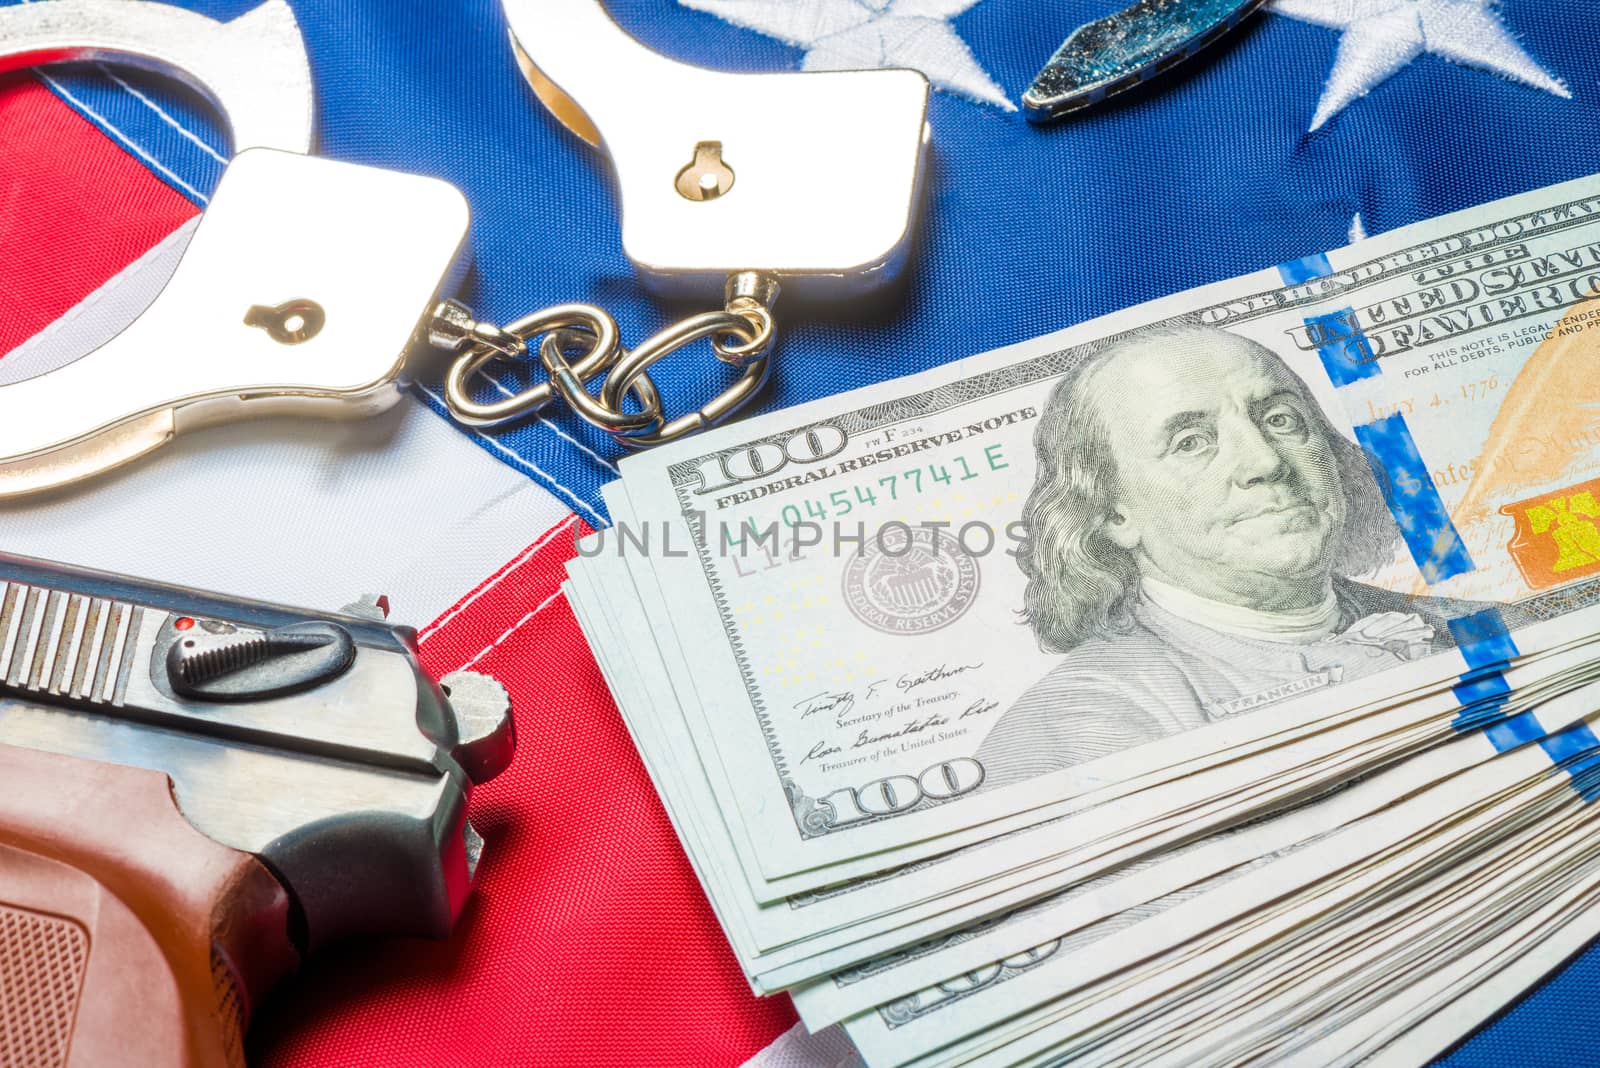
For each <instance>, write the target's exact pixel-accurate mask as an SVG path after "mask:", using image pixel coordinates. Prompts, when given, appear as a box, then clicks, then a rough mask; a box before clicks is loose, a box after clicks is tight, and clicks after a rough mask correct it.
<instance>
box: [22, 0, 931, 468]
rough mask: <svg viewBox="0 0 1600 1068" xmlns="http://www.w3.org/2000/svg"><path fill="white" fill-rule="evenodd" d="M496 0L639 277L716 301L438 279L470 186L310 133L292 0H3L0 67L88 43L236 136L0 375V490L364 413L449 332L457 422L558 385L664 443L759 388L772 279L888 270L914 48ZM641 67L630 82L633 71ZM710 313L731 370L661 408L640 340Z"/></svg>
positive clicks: (841, 278) (913, 102)
mask: <svg viewBox="0 0 1600 1068" xmlns="http://www.w3.org/2000/svg"><path fill="white" fill-rule="evenodd" d="M502 5H503V9H504V12H505V16H506V20H507V22H508V24H509V28H510V37H511V45H512V48H513V51H514V53H515V56H516V59H517V62H518V64H519V66H520V67H521V69H522V71H523V73H524V75H525V76H526V78H527V79H528V81H529V83H530V84H531V85H532V87H533V89H534V92H535V94H536V95H537V96H538V97H539V99H540V100H541V101H542V102H543V103H544V105H545V107H546V108H547V109H548V110H549V111H550V112H551V113H552V114H553V115H554V116H555V117H556V118H557V119H558V120H559V121H560V122H561V123H562V124H563V125H564V126H566V127H567V128H568V129H569V130H571V131H572V132H573V133H575V134H577V135H578V136H579V137H581V138H582V139H583V140H585V141H587V142H588V143H589V144H591V145H593V146H595V147H596V148H598V149H600V150H601V151H603V152H604V153H605V154H606V155H607V156H609V158H610V160H611V163H612V167H613V170H614V172H615V175H616V181H617V185H618V188H619V191H620V197H619V199H620V202H621V215H622V218H621V223H622V226H621V229H622V243H623V248H624V251H625V252H626V254H627V255H628V258H629V259H630V260H631V261H632V262H633V264H634V265H635V267H636V269H637V271H638V274H639V277H640V279H641V281H642V282H643V283H644V284H645V285H646V286H647V287H648V288H649V289H651V290H652V291H654V292H655V293H657V294H660V295H663V296H669V297H673V298H687V299H711V298H712V297H713V296H716V297H718V298H720V300H721V305H722V306H721V307H720V308H718V309H716V310H712V311H708V312H704V313H701V314H697V315H691V316H689V317H687V318H685V319H682V320H680V321H679V322H676V323H673V324H672V325H670V326H668V327H666V328H665V329H663V330H661V331H659V332H658V333H656V334H654V335H652V336H651V337H649V338H647V339H646V340H644V341H643V342H641V343H640V344H638V345H636V346H634V347H633V348H631V349H629V348H625V347H624V346H623V345H622V343H621V340H620V332H619V330H618V328H617V324H616V322H615V320H614V319H613V318H612V317H611V315H610V314H608V313H607V312H606V311H605V310H604V309H602V308H600V307H598V306H596V305H594V304H588V303H570V304H560V305H555V306H553V307H548V308H544V309H541V310H539V311H536V312H533V313H532V314H530V315H526V316H523V317H521V318H519V319H516V320H514V321H512V322H509V323H506V324H504V325H503V326H497V325H494V324H490V323H485V322H481V321H478V320H477V319H475V317H474V314H473V312H472V311H471V309H469V308H467V307H466V306H465V305H463V304H461V303H459V302H457V301H455V300H452V299H449V298H445V299H440V295H441V294H443V293H448V292H449V291H451V289H453V288H454V286H455V285H456V284H457V283H458V282H459V280H460V278H461V276H462V275H463V274H464V271H465V267H466V264H465V257H464V248H465V238H466V235H467V229H468V224H469V218H470V216H469V211H468V208H467V204H466V201H465V199H464V197H463V196H462V195H461V193H460V192H459V191H458V190H456V189H455V188H454V187H453V186H451V185H449V184H448V183H445V182H442V181H439V180H437V179H433V178H426V177H421V176H418V175H411V174H403V173H400V172H396V171H389V170H383V169H379V168H375V167H368V166H362V165H357V164H351V163H344V162H340V161H335V160H330V159H325V158H320V157H316V156H312V155H309V152H310V151H311V148H312V138H313V135H312V129H313V122H314V99H313V94H312V87H311V73H310V65H309V62H308V59H307V56H306V51H305V45H304V42H303V39H302V37H301V34H300V30H299V26H298V24H297V23H296V21H295V18H294V15H293V13H292V12H291V11H290V9H289V7H288V5H287V4H286V3H285V0H265V2H264V3H262V4H261V5H260V6H259V7H256V8H254V9H253V10H251V11H250V12H248V13H247V14H245V15H242V16H240V17H239V18H236V19H234V20H232V21H231V22H226V23H222V22H217V21H214V20H212V19H209V18H206V17H204V16H202V15H199V14H195V13H193V12H189V11H186V10H184V9H182V8H177V7H173V6H170V5H167V4H163V3H157V2H152V0H39V2H36V3H32V4H24V5H17V6H11V7H4V8H0V70H10V69H15V68H19V67H25V66H33V65H38V64H43V63H54V62H65V61H76V60H101V61H107V62H117V63H123V64H131V65H134V66H138V67H143V68H146V69H151V70H155V71H158V72H161V73H164V74H168V75H171V76H174V77H176V78H178V79H179V80H181V81H183V82H184V83H186V84H188V85H189V86H190V87H192V88H193V89H195V90H197V91H198V92H199V93H200V94H201V95H203V96H204V97H205V98H207V99H208V100H209V102H210V103H211V104H212V105H214V106H215V107H216V109H217V110H218V112H219V113H220V114H221V116H222V117H223V119H224V120H225V122H226V123H227V125H228V127H229V128H230V130H231V132H232V136H233V144H234V150H235V153H236V154H235V157H234V159H233V161H232V162H231V163H230V164H229V165H228V167H227V169H226V171H225V172H224V174H223V176H222V179H221V181H220V182H219V183H218V185H217V188H216V190H215V192H214V194H213V195H212V197H211V200H210V203H209V204H208V206H207V207H206V209H205V211H204V213H203V215H202V217H201V220H200V224H199V226H198V228H197V230H196V232H195V234H194V237H193V239H192V241H191V242H190V244H189V246H188V248H187V249H186V250H185V252H184V254H183V257H182V259H181V261H180V262H179V264H178V267H177V269H176V271H175V272H174V273H173V275H172V277H171V279H170V280H169V281H168V283H167V285H166V287H165V288H164V289H163V290H162V291H161V293H160V294H159V295H158V296H157V297H156V299H155V301H154V302H153V303H152V304H151V305H150V306H149V307H148V308H147V309H146V310H145V311H144V312H142V313H141V314H140V315H139V316H138V317H137V318H135V319H134V321H133V322H132V323H130V324H129V325H128V326H127V327H126V328H125V329H123V330H122V331H121V332H120V333H119V334H117V335H116V336H115V337H113V338H111V339H110V340H109V341H107V342H106V343H104V344H103V345H101V346H100V347H98V348H96V349H95V350H93V351H92V352H90V353H88V354H87V355H85V356H83V357H82V358H80V359H78V360H77V361H75V362H73V363H71V364H68V365H66V366H64V367H61V368H59V369H57V370H53V371H49V372H46V373H44V374H40V375H38V376H36V377H33V378H29V379H25V380H23V381H19V382H14V383H11V384H9V385H0V497H7V496H13V495H18V494H24V493H29V492H34V491H38V490H44V489H48V488H52V487H57V486H61V485H64V484H67V483H72V482H75V481H78V480H80V479H84V478H88V477H91V476H93V475H96V474H98V473H100V472H103V471H106V470H109V469H111V468H113V467H116V466H119V465H121V464H123V463H126V462H128V461H131V460H133V459H136V458H137V457H140V456H143V455H145V454H147V453H149V452H151V451H152V450H154V449H156V448H159V447H160V446H161V445H163V444H165V443H166V442H168V441H170V440H172V438H174V437H175V436H177V435H178V434H181V433H186V432H188V431H191V430H194V429H197V428H199V427H202V426H208V425H212V424H216V423H224V422H232V421H235V420H238V419H242V418H248V417H254V416H256V415H264V414H286V413H287V414H297V415H299V414H304V415H328V416H340V417H348V416H361V415H368V414H374V413H376V412H378V411H381V410H384V409H386V408H388V407H390V406H392V405H393V404H395V403H397V402H398V400H399V399H400V397H401V396H402V394H403V391H404V389H405V386H406V383H407V381H408V375H407V360H408V356H409V355H410V354H411V353H413V352H416V351H418V350H421V349H425V348H426V347H427V346H428V345H432V346H434V347H438V348H443V349H445V350H448V351H449V352H451V353H453V354H454V356H453V359H452V362H451V364H450V366H449V369H448V371H447V373H446V374H445V376H444V401H445V406H446V407H447V408H448V409H449V411H450V413H451V415H452V416H453V417H454V418H455V419H457V420H458V421H460V422H462V423H465V424H467V425H471V426H479V427H482V426H492V425H496V424H499V423H503V422H507V421H510V420H514V419H519V418H524V417H527V416H529V415H532V414H533V413H535V412H538V411H540V410H541V409H544V408H546V407H547V406H549V405H551V404H554V403H555V402H556V401H557V400H558V399H559V400H560V401H562V402H564V403H566V404H567V405H568V406H569V407H571V408H572V410H573V411H574V412H576V413H577V414H578V415H579V416H580V417H582V418H583V419H586V420H588V421H589V422H591V423H593V424H594V425H596V426H599V427H601V428H603V429H605V430H606V431H608V432H609V433H611V434H612V435H614V437H615V439H616V440H617V441H618V442H620V443H622V444H623V445H626V446H629V447H646V446H650V445H655V444H660V443H663V442H667V441H671V440H674V439H676V438H679V437H682V436H683V435H685V434H689V433H692V432H694V431H696V430H699V429H702V428H704V427H707V426H710V425H713V424H715V423H717V422H719V421H720V420H722V419H725V418H727V417H728V416H729V415H731V414H733V413H734V412H735V411H737V410H738V409H739V408H740V406H742V405H743V404H745V403H747V402H748V401H749V400H750V398H751V397H753V396H754V395H755V394H756V393H757V392H758V391H759V390H760V388H761V386H762V385H763V383H764V382H765V380H766V378H767V375H768V371H769V367H770V362H771V358H772V357H771V351H772V344H773V341H774V338H775V336H776V326H775V323H774V319H773V311H772V309H773V304H774V302H775V301H776V299H777V296H778V292H779V290H780V288H781V289H783V290H784V291H786V292H791V293H798V294H800V295H801V296H803V297H804V298H806V299H808V300H818V301H827V302H844V301H848V300H852V299H857V298H859V297H862V296H865V295H867V294H868V293H870V292H872V291H875V290H877V289H879V288H881V287H883V286H885V285H888V284H890V283H891V282H893V281H894V280H895V279H896V277H897V276H898V275H899V274H900V273H901V271H902V269H903V267H904V266H905V264H906V262H907V259H908V258H909V254H910V246H911V238H912V233H913V230H914V228H915V222H916V209H917V206H918V203H919V200H920V193H921V185H922V179H923V174H924V171H925V162H926V157H927V148H928V142H929V136H930V132H929V127H928V123H927V98H928V83H927V81H926V79H925V78H923V76H922V75H921V74H918V73H917V72H915V71H906V70H867V71H837V72H807V73H779V74H732V73H725V72H718V71H710V70H705V69H701V68H697V67H691V66H687V65H685V64H682V63H678V62H676V61H673V60H670V59H668V58H666V57H664V56H662V55H659V54H658V53H656V52H653V51H651V50H650V49H648V48H646V47H645V46H644V45H642V44H640V43H639V42H638V41H636V40H634V39H633V38H632V37H631V36H629V35H628V34H627V33H626V32H624V31H623V30H622V29H621V28H620V27H619V26H617V25H616V23H614V22H613V21H612V20H611V18H610V17H609V16H608V15H607V14H606V13H605V11H604V9H603V8H602V7H601V5H600V3H599V2H598V0H502ZM619 70H626V71H628V73H629V76H630V77H629V78H628V79H627V80H626V81H624V80H621V79H618V78H617V77H616V76H615V72H617V71H619ZM639 84H648V85H649V86H650V87H651V91H650V92H649V93H637V92H634V91H632V90H631V89H630V88H629V86H636V85H639ZM396 220H404V225H397V224H396ZM707 338H709V339H711V341H712V348H713V351H714V352H715V354H716V356H717V357H718V359H719V360H721V361H723V362H724V363H726V364H729V365H731V366H733V367H734V368H737V369H738V370H739V377H738V378H737V379H736V380H735V381H734V383H733V384H732V385H731V386H729V387H727V388H726V389H725V390H724V391H723V392H721V393H718V394H717V395H715V396H714V397H713V398H712V399H711V400H710V401H708V402H707V403H705V404H704V405H702V406H701V407H700V408H699V409H698V410H696V411H693V412H690V413H687V414H684V415H679V416H676V417H674V418H669V417H668V415H667V414H666V413H665V412H664V411H663V409H662V404H661V398H660V395H659V393H658V392H657V391H656V388H655V386H654V383H653V382H652V381H651V379H650V376H649V368H650V367H651V366H652V365H653V364H654V363H656V362H657V361H659V360H661V359H662V358H664V357H665V356H667V355H669V354H670V353H673V352H675V351H677V350H678V349H680V348H683V347H684V346H686V345H689V344H691V343H693V342H695V341H698V340H701V339H707ZM536 341H537V343H536ZM533 352H536V353H537V357H538V360H539V362H540V363H541V364H542V365H543V367H544V369H545V371H546V373H547V374H548V376H549V377H548V381H546V382H544V383H541V384H539V385H537V386H534V387H532V388H531V389H528V390H526V391H524V392H521V393H518V394H514V395H512V396H509V397H506V398H504V399H502V400H500V401H496V402H493V403H482V402H479V401H476V400H474V399H473V397H472V396H471V392H470V389H469V384H470V381H471V378H472V376H473V374H474V373H475V372H476V371H478V370H479V369H481V368H482V367H483V366H484V365H485V364H487V363H489V362H491V361H496V360H517V359H526V358H528V357H529V355H530V353H533ZM602 375H604V376H605V380H604V383H603V384H602V385H601V386H600V388H599V390H598V394H595V393H591V392H590V390H589V388H587V387H589V386H590V385H591V384H593V383H594V382H595V381H596V380H597V379H598V378H600V376H602ZM625 398H631V401H629V400H627V399H625Z"/></svg>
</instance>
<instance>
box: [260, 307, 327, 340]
mask: <svg viewBox="0 0 1600 1068" xmlns="http://www.w3.org/2000/svg"><path fill="white" fill-rule="evenodd" d="M327 321H328V313H327V312H325V311H323V310H322V305H320V304H318V303H317V302H316V301H314V300H306V299H305V298H303V297H301V298H296V299H295V300H286V301H284V302H283V303H282V304H252V305H251V306H250V310H249V311H247V312H245V313H244V325H246V326H254V327H258V328H260V329H262V330H265V331H266V332H267V336H268V337H270V338H272V340H274V341H276V342H278V343H279V344H282V345H298V344H300V342H302V341H310V340H311V339H312V338H314V337H316V336H317V334H318V333H319V332H321V330H322V324H323V323H325V322H327Z"/></svg>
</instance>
